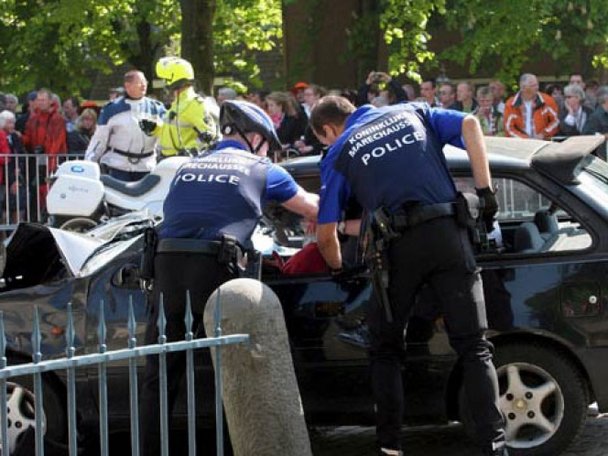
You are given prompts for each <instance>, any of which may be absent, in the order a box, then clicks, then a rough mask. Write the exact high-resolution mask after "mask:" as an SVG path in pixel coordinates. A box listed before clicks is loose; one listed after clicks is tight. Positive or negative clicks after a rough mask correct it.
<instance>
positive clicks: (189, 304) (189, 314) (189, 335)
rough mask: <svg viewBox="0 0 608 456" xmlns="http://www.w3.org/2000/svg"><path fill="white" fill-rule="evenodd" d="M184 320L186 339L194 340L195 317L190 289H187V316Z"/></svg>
mask: <svg viewBox="0 0 608 456" xmlns="http://www.w3.org/2000/svg"><path fill="white" fill-rule="evenodd" d="M184 322H185V323H186V340H192V338H193V336H194V334H193V333H192V325H193V324H194V317H193V316H192V300H191V297H190V290H186V316H185V318H184Z"/></svg>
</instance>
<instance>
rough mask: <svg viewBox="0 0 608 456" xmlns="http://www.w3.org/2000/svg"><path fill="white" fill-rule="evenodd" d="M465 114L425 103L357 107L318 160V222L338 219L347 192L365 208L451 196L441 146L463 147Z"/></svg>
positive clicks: (452, 188) (392, 206)
mask: <svg viewBox="0 0 608 456" xmlns="http://www.w3.org/2000/svg"><path fill="white" fill-rule="evenodd" d="M465 115H466V114H464V113H462V112H459V111H453V110H447V109H441V108H431V107H429V106H428V105H427V104H426V103H405V104H397V105H392V106H386V107H383V108H377V109H376V108H374V107H373V106H371V105H366V106H362V107H360V108H358V109H357V110H356V111H355V112H354V113H353V114H351V115H350V116H349V117H348V119H347V121H346V124H345V128H344V132H343V133H342V134H341V135H340V137H339V138H338V140H337V141H336V142H335V143H334V144H333V145H332V147H331V148H330V149H329V152H328V153H327V156H326V157H325V158H324V159H323V161H322V162H321V183H322V185H321V192H320V202H319V216H318V222H319V223H334V222H337V221H339V220H341V218H342V211H343V209H344V207H345V205H346V202H347V200H348V198H349V197H350V196H351V194H353V195H354V196H355V197H356V199H357V200H358V201H359V203H360V204H361V205H362V206H363V207H364V208H365V209H367V210H368V211H373V210H375V209H377V208H378V207H381V206H384V207H386V208H388V209H389V210H396V209H397V208H398V207H399V206H401V205H402V204H404V203H407V202H419V203H420V204H423V205H426V204H436V203H445V202H451V201H454V198H455V197H456V187H455V185H454V181H453V180H452V177H451V175H450V173H449V170H448V167H447V163H446V160H445V156H444V155H443V146H444V145H445V144H452V145H454V146H457V147H464V145H463V141H462V121H463V118H464V117H465Z"/></svg>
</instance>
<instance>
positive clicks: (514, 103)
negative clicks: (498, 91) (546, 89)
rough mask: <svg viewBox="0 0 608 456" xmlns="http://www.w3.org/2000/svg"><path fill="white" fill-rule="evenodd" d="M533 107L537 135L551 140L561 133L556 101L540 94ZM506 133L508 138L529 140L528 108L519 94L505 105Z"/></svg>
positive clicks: (533, 119) (533, 122) (533, 123)
mask: <svg viewBox="0 0 608 456" xmlns="http://www.w3.org/2000/svg"><path fill="white" fill-rule="evenodd" d="M533 103H534V106H533V107H532V125H533V128H534V133H535V134H542V135H543V137H544V138H551V137H552V136H555V135H556V134H557V132H558V131H559V117H558V115H557V112H558V109H557V104H556V103H555V100H553V98H552V97H551V96H550V95H547V94H546V93H542V92H538V94H537V95H536V98H535V99H534V102H533ZM504 117H505V133H506V135H507V136H515V137H520V138H529V136H528V134H527V133H526V108H525V106H524V101H523V100H522V99H521V93H520V92H517V93H516V94H515V95H514V96H512V97H511V98H509V99H508V100H507V102H506V104H505V116H504Z"/></svg>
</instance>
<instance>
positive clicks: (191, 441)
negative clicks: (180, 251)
mask: <svg viewBox="0 0 608 456" xmlns="http://www.w3.org/2000/svg"><path fill="white" fill-rule="evenodd" d="M220 304H221V303H220V293H219V292H218V294H217V305H216V308H215V315H214V322H215V323H214V328H215V331H214V337H207V338H200V339H195V338H194V332H193V329H195V328H193V327H192V325H193V315H192V311H191V303H190V297H189V295H188V297H187V305H186V314H185V318H184V321H185V324H186V334H185V337H184V340H183V341H178V342H166V335H165V326H166V318H165V313H164V307H163V298H162V296H161V298H160V309H159V317H158V323H157V324H158V329H159V338H158V344H155V345H144V346H137V340H136V337H135V330H136V320H135V313H134V310H133V302H132V299H130V302H129V317H128V321H127V322H126V326H127V328H128V346H127V347H125V348H124V349H120V350H114V351H107V350H106V322H105V315H104V303H103V301H102V302H101V305H100V312H99V324H98V327H97V337H98V340H99V345H98V347H99V350H98V353H93V354H86V355H80V356H76V355H75V353H76V347H75V346H74V338H75V329H74V319H73V315H72V306H71V304H68V306H67V325H66V330H65V334H66V357H65V358H61V359H51V360H46V361H43V354H42V353H41V341H42V337H43V334H41V331H40V316H39V311H38V308H37V307H35V308H34V321H33V329H32V335H31V342H32V362H31V363H29V364H19V365H10V366H9V365H7V339H6V331H5V326H4V315H3V313H2V312H0V440H1V442H2V454H3V455H4V454H7V455H8V454H10V453H11V451H13V450H14V448H10V449H9V451H8V452H6V453H5V451H4V447H5V444H4V442H9V446H10V440H9V434H8V429H9V422H8V420H9V418H8V397H7V381H8V380H9V379H11V378H14V377H20V376H24V375H26V376H32V377H33V384H34V398H35V399H34V401H35V403H34V408H35V411H34V414H35V455H36V456H42V455H43V454H44V432H43V431H44V422H43V421H44V419H43V417H44V396H43V382H42V374H43V373H46V372H50V371H60V370H64V371H66V379H67V380H66V385H65V386H66V393H67V394H66V396H67V403H66V410H67V428H68V448H69V455H70V456H76V455H77V451H78V447H77V425H76V411H77V407H76V403H77V397H76V369H77V368H79V367H83V366H91V365H97V366H98V375H99V380H98V383H99V446H100V454H101V456H108V455H109V432H108V394H107V372H106V369H107V365H108V363H111V362H116V361H121V360H128V363H129V369H128V372H129V395H130V407H129V408H130V418H131V429H130V431H131V454H132V455H133V456H138V455H139V454H140V436H139V413H138V382H137V358H140V357H143V356H147V355H158V356H159V396H160V397H159V403H160V417H161V423H160V436H161V454H162V455H163V456H168V455H169V438H168V437H169V425H168V422H169V411H168V393H167V367H166V366H167V364H166V363H167V353H173V352H180V351H185V352H186V384H187V399H188V455H189V456H195V455H196V429H195V426H196V420H195V413H196V410H195V385H194V353H193V351H194V350H195V349H199V348H209V347H218V349H217V350H215V358H214V362H215V423H216V441H217V443H216V454H217V455H218V456H221V455H223V454H224V446H223V441H224V440H223V439H224V436H223V421H222V419H223V418H222V414H223V406H222V384H221V368H222V358H221V350H220V349H219V348H220V347H221V346H223V345H229V344H238V343H243V342H247V341H248V340H249V336H248V335H246V334H234V335H228V336H223V335H222V328H221V325H220V316H221V307H220ZM13 425H14V423H13Z"/></svg>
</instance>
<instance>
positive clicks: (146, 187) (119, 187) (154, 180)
mask: <svg viewBox="0 0 608 456" xmlns="http://www.w3.org/2000/svg"><path fill="white" fill-rule="evenodd" d="M101 182H102V183H103V185H105V186H107V187H109V188H111V189H114V190H116V191H118V192H120V193H124V194H125V195H129V196H141V195H143V194H144V193H146V192H148V191H150V190H151V189H152V188H154V186H156V185H157V184H158V183H159V182H160V176H159V175H158V174H148V175H146V177H144V178H143V179H141V180H138V181H135V182H125V181H121V180H118V179H115V178H113V177H112V176H109V175H107V174H103V175H102V176H101Z"/></svg>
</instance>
